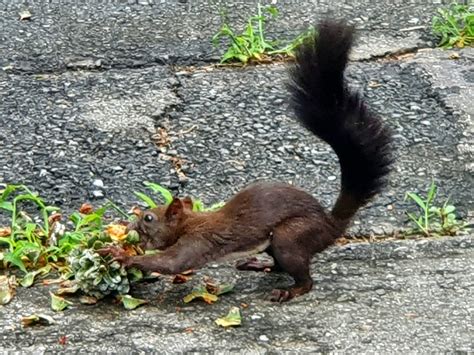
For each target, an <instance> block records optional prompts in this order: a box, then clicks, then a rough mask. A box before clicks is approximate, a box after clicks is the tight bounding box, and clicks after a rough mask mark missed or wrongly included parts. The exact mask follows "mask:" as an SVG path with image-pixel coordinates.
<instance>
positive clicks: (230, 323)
mask: <svg viewBox="0 0 474 355" xmlns="http://www.w3.org/2000/svg"><path fill="white" fill-rule="evenodd" d="M215 322H216V324H217V325H219V326H221V327H224V328H227V327H235V326H239V325H241V323H242V317H241V315H240V309H239V307H232V308H231V309H230V311H229V313H228V314H227V315H226V316H225V317H221V318H218V319H216V320H215Z"/></svg>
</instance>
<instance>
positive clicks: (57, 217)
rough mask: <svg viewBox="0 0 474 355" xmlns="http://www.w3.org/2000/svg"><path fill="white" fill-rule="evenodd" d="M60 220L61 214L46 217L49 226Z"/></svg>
mask: <svg viewBox="0 0 474 355" xmlns="http://www.w3.org/2000/svg"><path fill="white" fill-rule="evenodd" d="M59 220H61V213H53V214H52V215H51V216H49V217H48V223H49V224H50V225H51V224H53V223H54V222H58V221H59Z"/></svg>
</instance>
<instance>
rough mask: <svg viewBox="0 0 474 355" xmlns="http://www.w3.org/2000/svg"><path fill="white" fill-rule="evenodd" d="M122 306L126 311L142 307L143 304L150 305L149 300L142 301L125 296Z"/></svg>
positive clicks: (122, 298) (122, 299)
mask: <svg viewBox="0 0 474 355" xmlns="http://www.w3.org/2000/svg"><path fill="white" fill-rule="evenodd" d="M120 299H121V301H122V304H123V306H124V307H125V309H135V308H137V307H138V306H141V305H142V304H146V303H148V301H147V300H142V299H139V298H133V297H132V296H130V295H124V296H122V297H121V298H120Z"/></svg>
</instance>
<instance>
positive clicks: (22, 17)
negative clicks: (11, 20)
mask: <svg viewBox="0 0 474 355" xmlns="http://www.w3.org/2000/svg"><path fill="white" fill-rule="evenodd" d="M18 15H20V20H21V21H23V20H29V19H30V18H31V12H30V11H29V10H28V9H24V10H21V11H20V12H19V13H18Z"/></svg>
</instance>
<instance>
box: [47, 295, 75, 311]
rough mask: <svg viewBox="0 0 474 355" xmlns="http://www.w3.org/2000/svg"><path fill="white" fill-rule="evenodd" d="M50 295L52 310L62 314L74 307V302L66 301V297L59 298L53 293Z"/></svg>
mask: <svg viewBox="0 0 474 355" xmlns="http://www.w3.org/2000/svg"><path fill="white" fill-rule="evenodd" d="M49 294H50V295H51V308H52V309H53V310H54V311H56V312H61V311H63V310H65V309H66V308H67V307H69V306H71V305H72V302H69V301H68V300H66V299H64V297H60V296H57V295H55V294H54V293H52V292H50V293H49Z"/></svg>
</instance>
